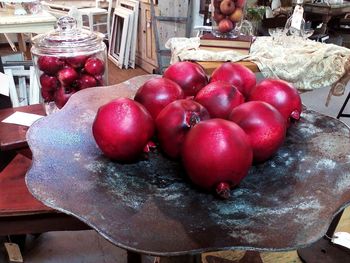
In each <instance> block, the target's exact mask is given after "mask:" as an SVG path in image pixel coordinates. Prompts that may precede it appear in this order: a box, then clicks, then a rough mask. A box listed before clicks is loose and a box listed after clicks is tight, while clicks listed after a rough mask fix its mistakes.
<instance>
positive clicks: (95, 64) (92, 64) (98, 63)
mask: <svg viewBox="0 0 350 263" xmlns="http://www.w3.org/2000/svg"><path fill="white" fill-rule="evenodd" d="M84 69H85V71H86V72H87V73H89V74H90V75H93V76H97V75H103V73H104V72H105V65H104V63H103V61H102V60H100V59H98V58H88V59H87V60H86V62H85V65H84Z"/></svg>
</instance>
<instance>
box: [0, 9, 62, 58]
mask: <svg viewBox="0 0 350 263" xmlns="http://www.w3.org/2000/svg"><path fill="white" fill-rule="evenodd" d="M55 24H56V18H55V17H54V16H53V15H51V14H50V13H48V12H46V11H42V12H40V13H38V14H35V15H22V16H18V15H13V14H12V13H10V12H9V11H7V10H6V9H0V33H16V34H17V36H18V45H19V49H20V51H21V52H23V53H24V54H25V53H26V44H25V42H24V39H23V38H22V34H23V33H35V34H41V33H46V32H48V31H50V30H52V29H54V26H55ZM28 59H29V58H28Z"/></svg>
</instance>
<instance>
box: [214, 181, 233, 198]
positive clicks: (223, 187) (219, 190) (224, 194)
mask: <svg viewBox="0 0 350 263" xmlns="http://www.w3.org/2000/svg"><path fill="white" fill-rule="evenodd" d="M215 190H216V194H217V195H218V196H219V197H220V198H222V199H229V198H230V185H229V184H228V183H225V182H221V183H219V184H218V185H217V186H216V189H215Z"/></svg>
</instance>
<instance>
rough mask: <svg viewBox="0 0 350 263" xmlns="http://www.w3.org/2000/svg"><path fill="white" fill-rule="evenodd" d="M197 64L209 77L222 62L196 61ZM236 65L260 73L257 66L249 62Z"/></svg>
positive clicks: (240, 62)
mask: <svg viewBox="0 0 350 263" xmlns="http://www.w3.org/2000/svg"><path fill="white" fill-rule="evenodd" d="M197 63H198V64H199V65H201V66H202V67H203V68H204V71H205V73H207V74H208V75H210V74H211V73H212V72H213V71H214V70H215V69H216V68H217V67H219V66H220V65H221V64H223V63H224V61H197ZM236 63H238V64H242V65H243V66H246V67H247V68H249V69H250V70H251V71H253V72H260V70H259V68H258V66H257V65H256V64H255V63H253V62H251V61H239V62H236Z"/></svg>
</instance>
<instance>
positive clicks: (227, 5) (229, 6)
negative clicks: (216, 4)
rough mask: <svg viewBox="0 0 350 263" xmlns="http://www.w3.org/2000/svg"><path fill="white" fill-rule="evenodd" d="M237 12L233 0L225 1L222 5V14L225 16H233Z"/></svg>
mask: <svg viewBox="0 0 350 263" xmlns="http://www.w3.org/2000/svg"><path fill="white" fill-rule="evenodd" d="M234 10H235V3H234V2H233V1H232V0H223V1H222V2H221V3H220V12H221V13H223V14H224V15H228V16H229V15H231V14H232V12H233V11H234Z"/></svg>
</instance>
